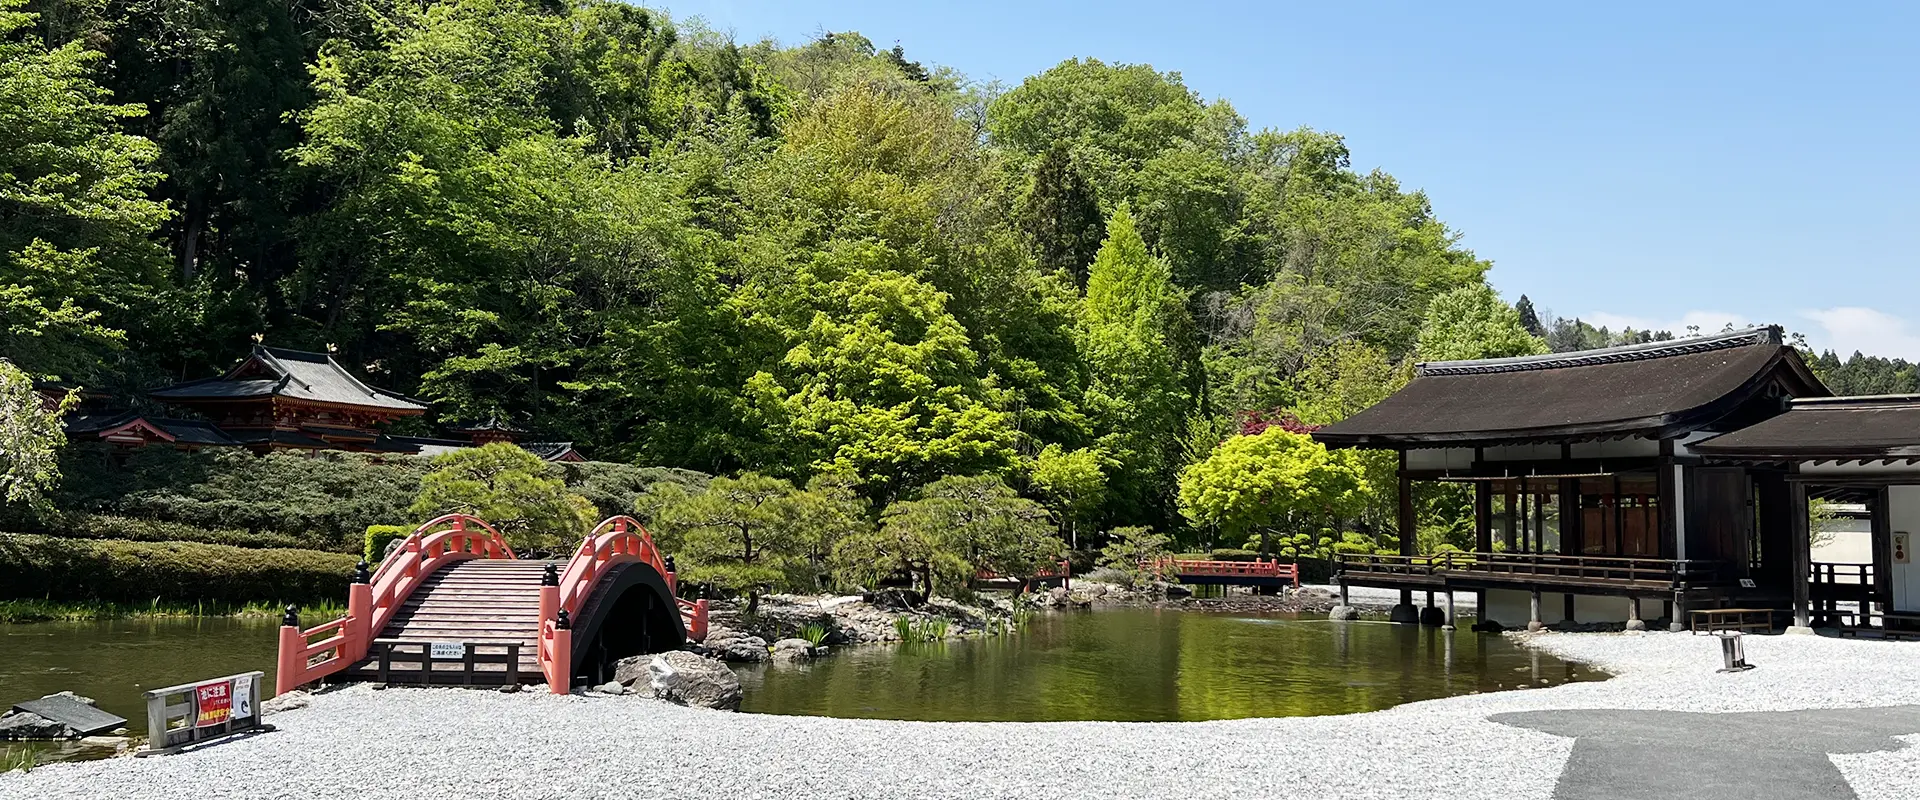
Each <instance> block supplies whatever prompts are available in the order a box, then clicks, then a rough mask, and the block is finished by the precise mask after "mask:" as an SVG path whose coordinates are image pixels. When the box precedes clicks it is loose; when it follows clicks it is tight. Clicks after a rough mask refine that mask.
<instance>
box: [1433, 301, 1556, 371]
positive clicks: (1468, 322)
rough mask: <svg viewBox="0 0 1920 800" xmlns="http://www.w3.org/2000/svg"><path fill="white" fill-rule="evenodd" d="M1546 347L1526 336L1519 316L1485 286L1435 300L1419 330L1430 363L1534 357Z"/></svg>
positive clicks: (1533, 337) (1536, 339)
mask: <svg viewBox="0 0 1920 800" xmlns="http://www.w3.org/2000/svg"><path fill="white" fill-rule="evenodd" d="M1545 352H1548V350H1547V343H1546V342H1545V341H1544V340H1542V339H1541V338H1540V337H1538V336H1534V335H1533V334H1531V333H1528V332H1527V329H1526V326H1525V325H1522V324H1521V320H1520V313H1519V312H1517V311H1515V310H1514V309H1513V306H1510V305H1507V304H1506V303H1504V302H1502V301H1501V300H1500V296H1499V295H1496V294H1494V293H1493V287H1491V286H1487V285H1486V284H1476V285H1471V286H1462V287H1460V288H1458V289H1454V290H1453V291H1450V292H1447V293H1446V294H1443V295H1440V296H1438V297H1435V298H1433V303H1432V304H1431V305H1429V306H1428V307H1427V321H1426V323H1425V324H1423V325H1421V326H1420V357H1421V358H1422V359H1424V360H1427V361H1460V360H1466V359H1475V358H1504V357H1507V356H1531V355H1538V354H1541V353H1545Z"/></svg>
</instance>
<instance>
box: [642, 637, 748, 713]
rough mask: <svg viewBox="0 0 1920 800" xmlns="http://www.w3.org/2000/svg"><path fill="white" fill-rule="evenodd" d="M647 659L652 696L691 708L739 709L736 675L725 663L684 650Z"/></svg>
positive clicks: (737, 678)
mask: <svg viewBox="0 0 1920 800" xmlns="http://www.w3.org/2000/svg"><path fill="white" fill-rule="evenodd" d="M643 657H644V656H643ZM651 658H652V660H651V661H649V662H648V663H647V675H648V682H647V685H648V688H649V689H651V690H652V691H653V696H654V697H656V698H659V699H661V700H665V701H667V702H669V703H678V704H680V705H683V706H693V707H695V708H714V709H720V710H724V711H735V710H738V709H739V708H740V678H739V677H737V676H735V675H734V674H733V670H730V669H727V665H725V664H722V663H720V662H718V661H714V660H712V659H708V658H701V657H700V656H697V655H694V654H692V653H689V652H686V651H684V650H674V651H671V652H666V653H660V654H658V655H655V656H652V657H651ZM628 660H631V659H628ZM623 663H624V661H623Z"/></svg>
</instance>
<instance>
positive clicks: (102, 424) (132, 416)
mask: <svg viewBox="0 0 1920 800" xmlns="http://www.w3.org/2000/svg"><path fill="white" fill-rule="evenodd" d="M134 422H144V423H146V424H147V425H148V426H150V427H153V428H156V429H159V430H161V431H164V432H165V433H166V434H167V435H168V436H172V437H173V440H174V443H175V444H194V445H207V446H216V447H232V446H235V445H238V444H239V442H237V441H234V439H233V438H232V437H230V436H228V435H227V434H226V433H225V432H223V431H221V430H220V429H219V428H217V427H214V425H213V423H210V422H203V421H201V420H194V419H172V418H169V417H144V416H141V415H140V414H139V413H137V412H133V411H122V412H118V413H101V414H71V415H68V416H67V418H66V431H67V435H68V436H70V437H75V438H78V437H80V436H98V435H99V434H101V433H104V432H106V431H110V430H114V429H116V428H122V427H125V426H127V425H129V424H132V423H134Z"/></svg>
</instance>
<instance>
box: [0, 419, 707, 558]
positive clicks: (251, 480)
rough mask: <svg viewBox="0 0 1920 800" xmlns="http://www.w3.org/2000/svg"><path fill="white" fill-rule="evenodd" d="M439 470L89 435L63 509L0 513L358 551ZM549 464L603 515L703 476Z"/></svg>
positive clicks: (71, 469) (59, 526) (52, 526)
mask: <svg viewBox="0 0 1920 800" xmlns="http://www.w3.org/2000/svg"><path fill="white" fill-rule="evenodd" d="M433 468H434V467H433V460H432V459H427V458H416V457H412V456H382V455H369V454H364V453H342V452H323V453H318V454H315V455H313V456H306V455H294V454H291V453H273V454H270V455H266V456H256V455H253V454H252V453H249V452H246V451H243V450H239V449H233V448H216V449H208V450H202V451H197V452H181V451H177V450H171V449H167V448H162V447H147V448H142V449H139V450H135V451H133V452H131V453H116V452H115V451H113V450H112V449H110V448H107V447H105V446H102V445H98V444H89V443H82V444H76V445H72V446H69V447H67V448H66V449H64V450H63V451H62V452H61V464H60V469H61V475H62V480H61V485H60V486H59V488H57V489H56V490H54V491H53V492H51V493H50V495H49V497H48V499H49V500H50V501H52V504H53V506H54V507H56V508H59V509H61V512H60V513H58V514H54V515H50V516H48V517H45V518H31V517H28V518H20V517H18V516H15V517H0V530H17V531H26V532H31V533H45V534H54V535H77V536H89V538H100V537H94V536H90V535H89V534H87V533H83V532H75V529H76V528H77V527H78V526H77V525H76V524H74V523H72V522H70V520H71V519H72V518H73V517H75V516H76V515H92V516H108V517H119V518H125V519H131V520H140V521H143V522H152V523H169V524H173V525H180V526H186V527H185V528H181V529H176V530H178V531H181V532H182V535H178V536H172V537H168V538H173V539H179V540H185V541H213V542H217V543H221V544H229V543H231V544H237V545H243V546H287V545H292V546H296V547H304V548H312V549H317V550H337V551H339V552H342V553H358V552H362V551H363V550H364V547H365V542H366V538H365V537H366V531H367V527H368V526H370V525H417V524H419V523H421V522H424V521H425V520H424V519H415V517H416V516H417V515H415V514H413V513H412V512H410V511H408V510H407V509H408V507H409V506H411V505H412V504H413V499H414V496H415V495H417V494H419V492H420V479H421V478H422V477H424V476H425V475H426V474H427V473H429V472H431V471H433ZM547 469H548V473H549V474H551V475H554V476H556V477H559V478H561V479H563V480H564V481H565V482H566V484H567V488H568V490H570V491H572V492H575V493H577V494H579V495H581V496H582V497H585V498H587V500H588V501H589V502H592V503H593V504H594V507H595V509H596V510H597V511H598V513H599V515H600V516H601V517H607V516H612V515H614V514H631V513H633V510H634V501H635V499H637V498H638V497H639V496H640V495H641V494H642V493H644V492H646V490H647V487H649V486H652V485H653V484H655V483H659V482H662V481H666V482H671V483H680V484H684V485H687V486H689V487H697V486H700V485H704V483H705V482H706V480H707V476H706V475H703V474H701V473H698V472H692V471H689V470H682V469H670V468H663V467H636V466H632V465H629V464H610V463H605V462H598V461H589V462H585V463H577V464H549V465H547ZM14 513H16V514H17V513H18V512H17V511H16V512H14ZM115 524H119V523H115ZM109 527H111V526H109ZM188 529H197V530H198V531H202V532H218V533H187V532H186V531H187V530H188ZM229 531H231V532H236V534H237V533H238V532H245V534H246V536H247V537H262V538H252V539H250V538H245V537H242V536H239V535H234V534H228V533H226V532H229ZM581 533H585V531H581ZM117 538H126V539H134V540H141V541H154V540H159V539H160V535H159V534H158V533H149V532H146V531H140V532H134V533H128V534H126V535H121V536H117Z"/></svg>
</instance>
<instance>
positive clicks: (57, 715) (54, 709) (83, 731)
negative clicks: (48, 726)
mask: <svg viewBox="0 0 1920 800" xmlns="http://www.w3.org/2000/svg"><path fill="white" fill-rule="evenodd" d="M13 708H14V710H15V711H25V712H27V713H29V714H38V715H40V716H42V717H46V718H47V719H50V720H53V721H54V722H58V723H61V724H63V725H66V726H67V727H69V728H72V729H73V730H74V732H75V733H78V734H80V735H81V736H91V735H93V734H96V733H101V732H103V731H110V730H113V729H114V728H123V727H126V724H127V718H126V717H116V716H114V715H112V714H109V713H107V712H105V711H101V710H100V709H97V708H94V707H93V706H90V705H87V704H85V703H82V702H80V701H78V700H75V699H74V698H73V697H72V696H71V695H60V694H50V695H47V696H46V697H42V698H40V699H38V700H28V701H27V702H24V703H16V704H14V706H13Z"/></svg>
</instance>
